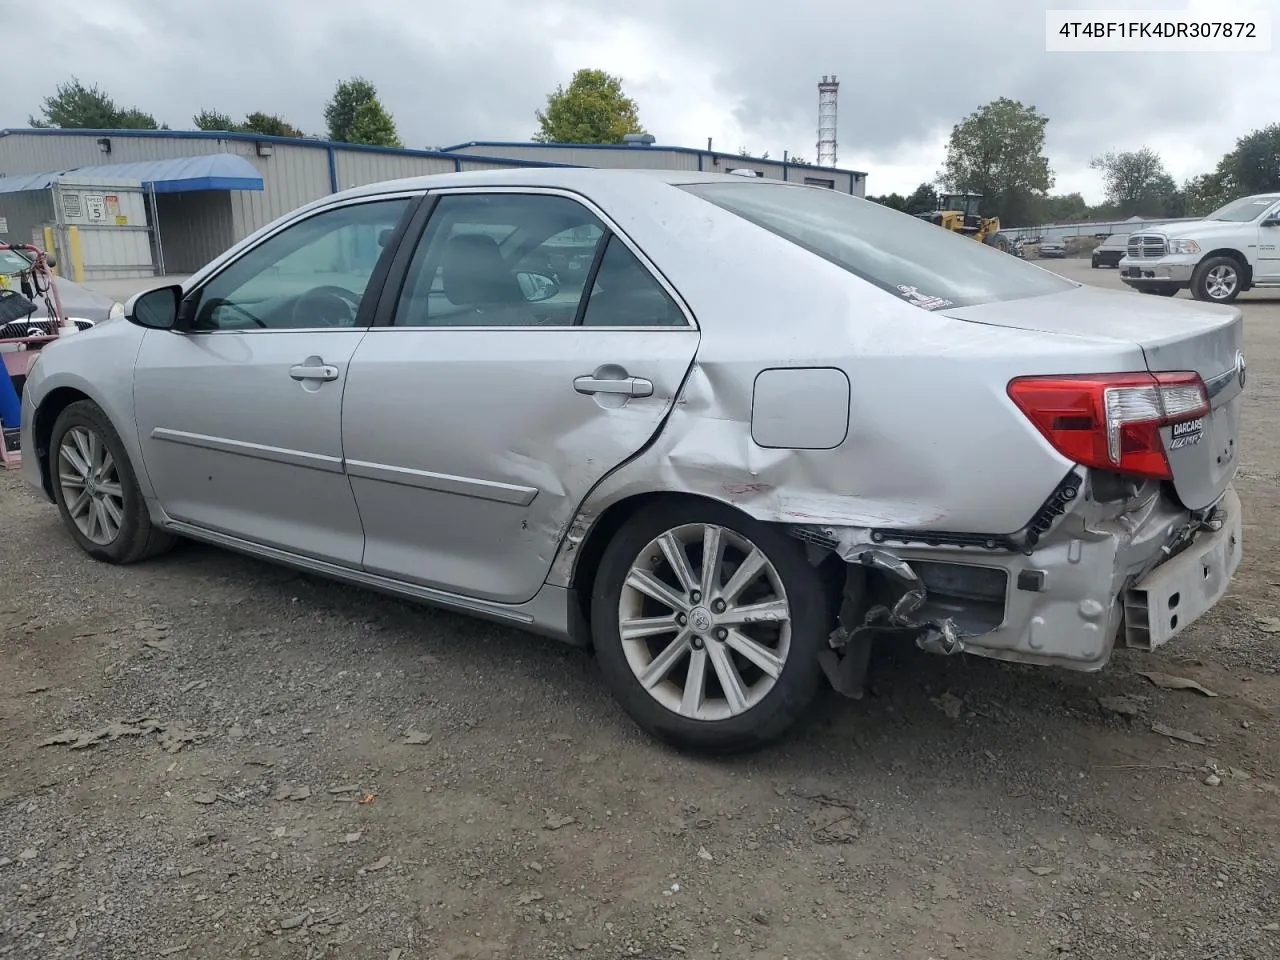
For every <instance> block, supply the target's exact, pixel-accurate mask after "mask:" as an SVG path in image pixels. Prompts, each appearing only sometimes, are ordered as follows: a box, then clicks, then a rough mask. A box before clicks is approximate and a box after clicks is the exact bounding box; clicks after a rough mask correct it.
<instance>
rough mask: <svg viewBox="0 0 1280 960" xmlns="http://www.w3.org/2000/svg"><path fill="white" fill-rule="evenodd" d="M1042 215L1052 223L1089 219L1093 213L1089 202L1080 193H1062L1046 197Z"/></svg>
mask: <svg viewBox="0 0 1280 960" xmlns="http://www.w3.org/2000/svg"><path fill="white" fill-rule="evenodd" d="M1041 209H1042V211H1043V213H1042V216H1043V217H1044V219H1045V220H1047V221H1049V222H1050V223H1076V222H1079V221H1081V220H1088V219H1089V218H1090V216H1091V214H1092V211H1091V210H1090V209H1089V204H1088V203H1087V202H1086V201H1085V199H1084V197H1083V196H1082V195H1081V194H1079V193H1060V194H1057V195H1055V196H1052V197H1045V200H1044V205H1043V207H1042V208H1041Z"/></svg>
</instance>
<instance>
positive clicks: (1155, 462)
mask: <svg viewBox="0 0 1280 960" xmlns="http://www.w3.org/2000/svg"><path fill="white" fill-rule="evenodd" d="M1009 396H1010V397H1011V398H1012V399H1013V402H1014V403H1016V404H1017V405H1018V409H1020V410H1021V411H1022V412H1023V413H1024V414H1026V415H1027V417H1028V419H1030V420H1031V422H1032V423H1034V424H1035V425H1036V428H1037V429H1038V430H1039V431H1040V432H1041V433H1042V434H1044V436H1045V438H1046V439H1047V440H1048V441H1049V442H1050V443H1051V444H1053V447H1054V449H1055V450H1057V451H1058V452H1059V453H1061V454H1062V455H1063V456H1064V457H1069V458H1070V459H1072V460H1074V461H1076V462H1077V463H1080V464H1083V465H1084V466H1087V467H1097V468H1099V469H1101V470H1115V471H1117V472H1118V473H1132V474H1139V475H1141V476H1147V477H1158V478H1161V479H1165V480H1169V479H1172V477H1173V471H1172V470H1171V469H1170V467H1169V458H1168V457H1167V456H1166V455H1165V451H1164V443H1163V442H1162V441H1161V439H1160V428H1161V427H1164V426H1167V425H1169V424H1171V423H1179V422H1181V421H1184V420H1191V419H1194V418H1195V417H1202V416H1204V415H1205V414H1206V413H1208V412H1209V398H1208V395H1207V394H1206V393H1205V389H1204V381H1203V380H1201V379H1200V375H1199V374H1197V373H1099V374H1085V375H1080V376H1055V377H1018V378H1017V379H1015V380H1013V381H1011V382H1010V383H1009Z"/></svg>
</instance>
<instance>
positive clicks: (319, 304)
mask: <svg viewBox="0 0 1280 960" xmlns="http://www.w3.org/2000/svg"><path fill="white" fill-rule="evenodd" d="M359 312H360V297H359V295H357V294H354V293H352V292H351V291H350V290H348V289H346V288H345V287H335V286H323V287H316V288H315V289H313V290H308V291H307V292H306V293H304V294H302V296H300V297H298V298H297V299H296V300H294V301H293V306H292V307H291V308H290V310H289V325H290V326H292V327H295V328H296V327H353V326H355V322H356V314H357V313H359Z"/></svg>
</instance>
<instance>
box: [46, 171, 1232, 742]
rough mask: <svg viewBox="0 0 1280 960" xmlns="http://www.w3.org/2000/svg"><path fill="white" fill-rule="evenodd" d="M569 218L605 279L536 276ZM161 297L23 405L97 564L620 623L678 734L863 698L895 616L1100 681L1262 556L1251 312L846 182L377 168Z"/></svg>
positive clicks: (615, 662)
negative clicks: (221, 564) (190, 552)
mask: <svg viewBox="0 0 1280 960" xmlns="http://www.w3.org/2000/svg"><path fill="white" fill-rule="evenodd" d="M571 230H579V231H587V232H589V233H590V235H591V236H592V237H593V238H594V239H593V243H594V245H595V255H594V256H593V258H592V267H591V268H590V271H589V273H590V275H589V276H588V277H587V278H586V279H585V282H584V283H583V284H582V287H581V290H580V291H579V292H578V294H577V295H574V296H570V297H567V298H566V296H565V295H564V290H563V288H560V289H557V284H556V282H555V281H554V278H546V279H547V283H545V284H543V283H540V282H536V281H535V282H529V283H526V284H524V285H522V283H521V281H520V279H519V278H520V275H521V274H525V273H529V272H530V270H529V265H530V264H536V263H538V262H540V261H541V260H542V259H543V257H544V255H545V248H546V247H548V246H549V245H551V244H552V243H553V241H556V239H557V238H559V237H562V236H563V235H564V234H566V232H568V231H571ZM578 235H579V236H581V234H578ZM352 251H359V252H360V255H359V256H354V255H352ZM339 254H341V256H339ZM308 285H309V286H308ZM553 290H554V291H555V292H554V293H553V292H551V291H553ZM544 298H545V299H544ZM126 313H127V317H126V319H124V320H110V321H107V322H105V323H102V324H99V325H97V326H96V327H95V328H93V329H92V330H89V331H87V332H85V333H83V334H78V335H76V336H74V337H67V338H64V339H63V340H61V341H59V342H57V343H54V344H53V345H52V346H50V347H49V348H47V349H46V350H44V351H43V357H42V359H41V360H39V361H38V362H37V363H36V366H35V368H34V370H33V371H32V375H31V379H30V380H29V382H28V384H27V388H26V391H25V392H24V394H23V421H22V423H23V449H24V451H27V453H26V454H24V459H23V469H24V472H25V474H26V477H27V479H28V480H29V481H30V483H31V484H33V485H34V487H35V488H36V489H38V490H40V491H42V492H43V494H44V495H45V496H46V497H48V498H49V499H50V500H51V501H53V502H54V503H56V505H57V509H58V510H59V511H60V513H61V515H62V518H63V521H64V523H65V527H66V529H67V531H68V534H69V536H70V538H71V539H72V540H74V542H75V543H77V544H78V545H79V546H80V547H81V548H82V549H83V550H85V551H86V552H87V553H88V554H90V555H91V556H93V557H96V558H98V559H100V560H104V561H107V562H111V563H131V562H134V561H138V560H142V559H143V558H146V557H152V556H155V555H157V554H159V553H161V552H163V551H164V550H166V549H167V548H168V547H170V546H171V545H172V544H173V542H174V538H175V537H191V538H195V539H198V540H204V541H207V542H209V543H213V544H217V545H221V546H224V547H228V548H231V549H235V550H240V551H243V552H245V553H248V554H251V555H254V556H257V557H261V558H264V559H267V560H272V561H277V562H281V563H285V564H289V565H292V566H294V567H297V568H300V569H302V570H306V571H310V572H312V573H315V574H320V575H323V576H328V577H333V578H337V579H340V580H345V581H349V582H351V583H355V584H360V585H364V586H367V587H371V588H375V589H379V590H382V591H385V592H389V593H392V594H396V595H398V596H401V597H405V598H410V599H413V600H418V601H423V602H426V603H430V604H436V605H440V606H443V607H449V608H452V609H455V610H461V611H465V612H468V613H471V614H475V615H478V616H482V617H487V618H491V619H493V620H497V621H501V622H504V623H507V624H511V625H513V626H516V627H521V628H525V629H529V630H533V631H538V632H541V633H544V634H549V635H551V636H554V637H557V638H560V639H562V640H567V641H570V642H573V643H577V644H582V645H584V646H591V647H592V648H593V649H594V652H595V656H596V657H597V659H598V662H599V665H600V669H601V672H602V674H603V677H604V680H605V682H607V683H608V685H609V686H610V688H611V689H612V692H613V693H614V694H615V696H616V697H617V699H618V700H619V702H620V703H621V704H622V706H623V707H624V708H625V709H626V711H627V712H628V713H629V714H630V716H631V717H632V718H633V719H634V720H635V721H636V722H637V723H638V724H639V725H640V726H641V727H643V728H644V729H645V730H647V731H649V732H650V733H652V734H654V735H655V736H658V737H661V738H663V739H666V740H669V741H671V742H674V743H677V744H681V745H686V746H695V747H699V748H710V749H741V748H747V747H752V746H755V745H758V744H760V743H763V742H765V741H768V740H770V739H772V738H774V737H777V736H779V735H781V734H782V733H783V731H785V730H787V729H788V728H789V727H790V726H791V725H792V723H793V722H794V721H795V720H796V719H797V717H799V716H800V715H801V714H802V712H803V711H804V710H805V708H806V707H807V706H808V704H809V703H810V701H811V699H812V698H813V697H814V695H815V693H816V691H817V690H818V687H819V685H820V684H821V683H823V682H824V678H825V682H827V683H829V684H831V685H832V686H834V687H835V688H836V689H837V690H840V691H842V692H844V693H848V694H851V695H856V694H857V693H859V692H860V689H861V687H860V684H861V682H862V673H863V669H864V667H865V665H866V658H867V656H868V654H869V651H870V647H871V644H872V641H873V640H875V641H879V642H884V643H914V644H916V645H918V646H920V647H921V648H923V649H925V650H928V651H932V652H936V653H939V654H956V653H962V652H968V653H972V654H978V655H982V656H987V657H994V658H997V659H1001V660H1012V661H1019V662H1024V663H1030V664H1038V665H1044V666H1051V665H1058V666H1062V667H1068V668H1074V669H1077V670H1096V669H1099V668H1101V667H1102V666H1104V665H1105V664H1106V662H1107V661H1108V658H1109V656H1110V655H1111V652H1112V650H1113V648H1114V647H1115V646H1116V645H1117V644H1120V645H1129V646H1136V647H1140V648H1143V649H1150V648H1152V647H1156V646H1159V645H1160V644H1163V643H1165V642H1166V641H1169V640H1170V639H1172V638H1173V637H1175V636H1176V635H1177V634H1179V633H1180V632H1181V631H1182V630H1184V629H1185V628H1186V627H1187V626H1188V625H1189V624H1190V623H1192V622H1194V621H1195V620H1196V619H1197V618H1199V617H1200V616H1201V615H1202V614H1203V613H1204V612H1205V611H1206V610H1208V609H1209V608H1210V607H1211V606H1213V605H1214V604H1215V603H1216V602H1217V601H1218V600H1219V598H1220V597H1221V596H1222V594H1223V592H1224V591H1225V590H1226V589H1227V585H1228V581H1229V580H1230V579H1231V576H1232V574H1233V572H1234V571H1235V569H1236V566H1237V564H1238V563H1239V562H1240V529H1241V527H1240V505H1239V500H1238V498H1237V497H1236V495H1235V493H1234V491H1233V489H1232V486H1231V484H1232V478H1233V476H1234V474H1235V469H1236V463H1237V461H1238V459H1239V451H1238V443H1239V440H1238V436H1237V425H1238V420H1239V412H1240V397H1241V393H1242V391H1243V389H1244V362H1243V356H1242V354H1241V352H1240V350H1241V330H1242V322H1241V315H1240V312H1239V311H1238V310H1235V309H1225V310H1224V309H1222V308H1218V307H1206V306H1201V305H1197V304H1192V303H1190V302H1186V303H1182V302H1179V303H1168V304H1163V305H1154V306H1152V307H1150V308H1148V309H1146V310H1140V311H1135V310H1134V309H1133V308H1132V304H1131V302H1130V301H1129V299H1128V296H1127V294H1124V293H1120V292H1116V291H1105V290H1101V289H1098V288H1091V287H1085V286H1083V285H1081V284H1079V283H1076V282H1073V281H1071V280H1067V279H1064V278H1062V277H1059V276H1057V275H1055V274H1053V273H1052V272H1050V271H1046V270H1044V269H1042V268H1039V267H1036V266H1034V265H1033V264H1029V263H1026V262H1022V261H1019V260H1018V259H1017V258H1015V257H1010V256H1006V255H1005V254H1003V253H1001V252H1000V251H998V250H996V249H994V248H992V247H989V246H987V245H985V244H980V243H974V242H973V241H972V240H971V239H969V238H968V237H964V236H960V235H957V234H952V233H950V232H948V231H945V230H939V229H937V228H936V227H934V226H933V225H932V224H929V223H926V222H924V221H922V220H919V219H917V218H915V217H911V216H909V215H906V214H902V213H899V212H896V211H893V210H890V209H889V208H887V207H883V206H880V205H878V204H876V203H872V202H868V201H865V200H862V199H860V198H856V197H850V196H846V195H842V194H839V193H836V192H834V191H832V190H827V189H823V188H820V187H806V186H802V185H798V184H787V183H781V182H778V181H774V180H767V179H757V178H745V177H737V176H731V175H712V174H698V173H685V172H678V171H622V170H592V169H568V168H565V169H560V168H549V169H539V170H524V169H521V170H502V171H486V172H472V173H462V174H447V175H440V176H433V177H424V178H419V179H411V180H400V181H394V182H391V183H383V184H375V185H370V186H364V187H359V188H356V189H354V190H348V191H346V192H343V193H340V194H336V195H334V196H331V197H326V198H324V199H322V200H319V201H316V202H314V203H311V204H309V205H307V206H305V207H303V208H302V209H300V210H298V211H296V212H295V213H293V214H291V215H289V216H287V217H285V218H283V219H281V220H279V221H277V222H275V223H273V224H271V225H270V226H268V227H265V228H264V229H262V230H260V231H258V232H257V233H255V234H254V235H253V236H251V237H249V238H247V239H245V240H244V241H242V242H240V243H239V244H237V245H236V246H234V247H233V248H232V249H231V250H229V251H228V252H226V253H225V254H224V255H222V256H220V257H219V258H218V259H217V260H215V261H214V262H213V263H211V264H209V265H208V266H207V267H205V268H204V269H203V270H201V271H200V272H198V273H197V274H195V275H194V276H192V277H191V278H190V279H189V280H187V281H186V283H184V284H183V285H182V286H181V287H178V286H173V287H162V288H159V289H155V290H151V291H148V292H146V293H143V294H139V295H137V296H135V297H134V298H133V299H132V300H131V301H130V302H129V303H128V304H127V305H126ZM993 330H998V331H999V335H998V336H995V335H993V333H992V331H993Z"/></svg>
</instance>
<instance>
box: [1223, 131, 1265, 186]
mask: <svg viewBox="0 0 1280 960" xmlns="http://www.w3.org/2000/svg"><path fill="white" fill-rule="evenodd" d="M1218 172H1219V175H1220V176H1222V177H1224V178H1225V179H1227V180H1229V181H1230V182H1231V184H1232V185H1233V186H1234V187H1235V189H1236V190H1237V191H1238V192H1239V193H1240V194H1241V195H1242V196H1248V195H1249V194H1251V193H1270V192H1271V191H1273V190H1280V123H1273V124H1271V125H1270V126H1266V127H1263V128H1261V129H1260V130H1254V131H1253V132H1252V133H1249V134H1246V135H1245V136H1243V137H1241V138H1240V139H1239V140H1237V141H1236V146H1235V149H1234V150H1232V151H1231V152H1230V153H1228V154H1227V155H1226V156H1225V157H1223V158H1222V161H1221V163H1219V165H1218Z"/></svg>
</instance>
